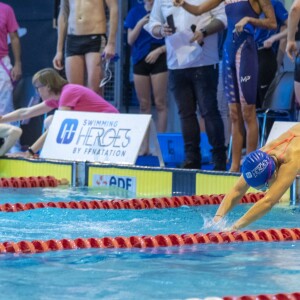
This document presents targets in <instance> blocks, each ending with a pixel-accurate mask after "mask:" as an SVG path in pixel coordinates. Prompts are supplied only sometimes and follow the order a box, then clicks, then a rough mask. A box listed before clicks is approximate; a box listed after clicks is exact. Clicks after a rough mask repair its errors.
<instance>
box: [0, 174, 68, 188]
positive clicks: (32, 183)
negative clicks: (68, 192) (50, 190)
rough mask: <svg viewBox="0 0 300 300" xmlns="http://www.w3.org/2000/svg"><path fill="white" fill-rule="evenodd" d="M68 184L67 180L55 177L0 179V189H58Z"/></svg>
mask: <svg viewBox="0 0 300 300" xmlns="http://www.w3.org/2000/svg"><path fill="white" fill-rule="evenodd" d="M66 184H69V182H68V180H67V179H61V180H60V179H56V178H55V177H53V176H37V177H36V176H30V177H10V178H0V188H34V187H56V186H58V185H66Z"/></svg>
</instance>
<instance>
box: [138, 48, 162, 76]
mask: <svg viewBox="0 0 300 300" xmlns="http://www.w3.org/2000/svg"><path fill="white" fill-rule="evenodd" d="M158 47H161V45H158V46H156V47H152V50H154V49H155V48H158ZM145 59H146V56H145V57H144V58H143V59H142V60H140V61H139V62H138V63H136V64H135V65H134V66H133V74H135V75H144V76H149V75H154V74H158V73H163V72H167V71H168V67H167V56H166V53H165V52H164V53H162V54H161V55H160V56H159V57H158V58H157V60H156V62H155V63H154V64H149V63H147V62H145Z"/></svg>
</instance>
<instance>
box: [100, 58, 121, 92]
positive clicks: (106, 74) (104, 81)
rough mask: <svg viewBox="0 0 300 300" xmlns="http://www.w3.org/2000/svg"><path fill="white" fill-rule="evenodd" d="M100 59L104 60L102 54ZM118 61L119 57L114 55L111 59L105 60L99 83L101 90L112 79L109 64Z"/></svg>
mask: <svg viewBox="0 0 300 300" xmlns="http://www.w3.org/2000/svg"><path fill="white" fill-rule="evenodd" d="M101 58H104V53H103V54H102V56H101ZM118 59H119V55H118V54H115V55H114V56H113V57H112V58H110V59H105V67H104V77H103V79H102V80H101V82H100V85H99V87H100V88H102V87H104V86H105V85H106V84H107V83H108V82H109V81H110V80H111V79H112V75H113V74H112V71H111V69H110V63H111V62H116V61H118Z"/></svg>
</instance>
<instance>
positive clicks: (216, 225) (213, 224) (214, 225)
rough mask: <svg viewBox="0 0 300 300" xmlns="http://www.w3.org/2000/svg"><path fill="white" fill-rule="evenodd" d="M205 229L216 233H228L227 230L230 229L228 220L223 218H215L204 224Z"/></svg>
mask: <svg viewBox="0 0 300 300" xmlns="http://www.w3.org/2000/svg"><path fill="white" fill-rule="evenodd" d="M203 228H204V229H209V230H214V231H227V229H225V228H228V225H227V220H226V219H225V218H223V217H222V216H214V218H213V219H211V220H209V221H206V222H205V223H204V226H203Z"/></svg>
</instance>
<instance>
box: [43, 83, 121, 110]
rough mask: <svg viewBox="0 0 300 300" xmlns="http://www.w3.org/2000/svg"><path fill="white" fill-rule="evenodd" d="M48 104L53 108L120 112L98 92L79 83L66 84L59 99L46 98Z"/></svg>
mask: <svg viewBox="0 0 300 300" xmlns="http://www.w3.org/2000/svg"><path fill="white" fill-rule="evenodd" d="M45 103H46V105H47V106H49V107H52V108H59V107H62V106H66V107H70V108H71V109H72V110H74V111H88V112H104V113H118V112H119V111H118V110H117V109H116V108H115V107H114V106H113V105H111V104H110V103H108V102H107V101H106V100H104V99H103V98H102V97H101V96H99V95H98V94H97V93H95V92H94V91H92V90H91V89H89V88H86V87H84V86H82V85H78V84H71V83H68V84H66V85H65V86H64V87H63V89H62V92H61V95H60V98H59V100H58V101H57V100H51V99H49V100H46V101H45Z"/></svg>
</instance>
